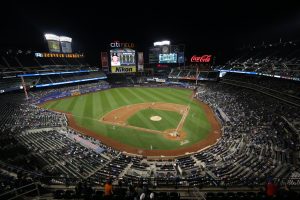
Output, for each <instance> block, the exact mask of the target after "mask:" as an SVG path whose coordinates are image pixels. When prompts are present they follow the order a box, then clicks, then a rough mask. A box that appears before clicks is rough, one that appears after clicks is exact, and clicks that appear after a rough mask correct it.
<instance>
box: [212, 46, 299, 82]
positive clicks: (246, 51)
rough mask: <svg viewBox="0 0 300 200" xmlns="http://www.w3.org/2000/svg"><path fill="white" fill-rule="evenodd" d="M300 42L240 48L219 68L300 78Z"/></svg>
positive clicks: (218, 67)
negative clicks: (299, 54)
mask: <svg viewBox="0 0 300 200" xmlns="http://www.w3.org/2000/svg"><path fill="white" fill-rule="evenodd" d="M298 53H299V42H298V41H289V42H279V43H269V44H266V43H263V44H261V45H255V46H254V45H253V46H249V47H246V48H243V49H240V50H239V51H238V52H237V53H236V56H235V57H234V58H232V59H231V60H229V61H228V62H227V63H226V64H225V65H220V66H217V67H215V68H216V69H219V70H234V71H247V72H257V73H261V74H268V75H277V76H283V77H292V78H297V79H299V78H300V71H299V67H300V59H299V56H298Z"/></svg>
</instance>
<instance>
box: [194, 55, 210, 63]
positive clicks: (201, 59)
mask: <svg viewBox="0 0 300 200" xmlns="http://www.w3.org/2000/svg"><path fill="white" fill-rule="evenodd" d="M211 57H212V56H211V55H203V56H196V55H193V56H192V57H191V62H200V63H209V62H210V61H211Z"/></svg>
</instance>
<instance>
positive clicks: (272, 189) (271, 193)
mask: <svg viewBox="0 0 300 200" xmlns="http://www.w3.org/2000/svg"><path fill="white" fill-rule="evenodd" d="M266 193H267V197H269V198H272V197H275V196H276V193H277V186H276V185H275V184H274V182H273V179H272V178H270V179H269V180H268V183H267V185H266Z"/></svg>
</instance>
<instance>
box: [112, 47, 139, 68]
mask: <svg viewBox="0 0 300 200" xmlns="http://www.w3.org/2000/svg"><path fill="white" fill-rule="evenodd" d="M110 66H111V72H112V73H131V72H136V59H135V50H132V49H127V48H126V49H112V50H110Z"/></svg>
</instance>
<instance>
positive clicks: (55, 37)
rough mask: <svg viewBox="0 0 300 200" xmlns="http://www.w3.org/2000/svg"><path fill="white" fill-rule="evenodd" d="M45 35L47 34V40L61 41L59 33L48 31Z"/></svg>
mask: <svg viewBox="0 0 300 200" xmlns="http://www.w3.org/2000/svg"><path fill="white" fill-rule="evenodd" d="M44 36H45V38H46V40H54V41H59V36H57V35H54V34H50V33H46V34H45V35H44Z"/></svg>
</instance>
